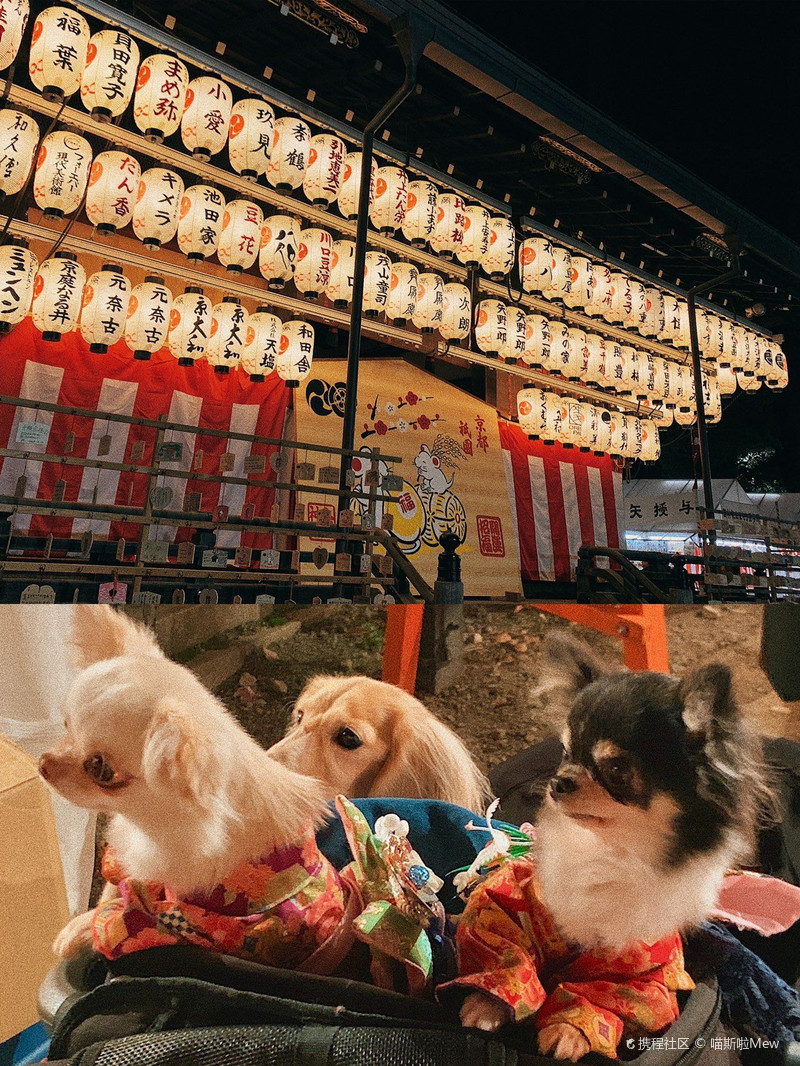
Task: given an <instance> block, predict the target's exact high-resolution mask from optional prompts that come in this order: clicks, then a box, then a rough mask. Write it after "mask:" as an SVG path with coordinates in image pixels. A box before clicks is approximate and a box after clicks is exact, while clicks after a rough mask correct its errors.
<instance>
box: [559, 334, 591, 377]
mask: <svg viewBox="0 0 800 1066" xmlns="http://www.w3.org/2000/svg"><path fill="white" fill-rule="evenodd" d="M567 351H568V352H569V363H568V364H567V365H566V366H565V367H564V369H563V370H562V371H561V373H562V374H563V375H564V377H565V378H568V379H569V380H570V381H583V380H584V374H585V373H586V366H587V364H588V362H589V347H588V345H587V343H586V333H585V332H584V331H583V330H582V329H578V328H577V327H575V326H569V327H568V329H567Z"/></svg>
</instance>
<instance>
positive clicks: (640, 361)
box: [622, 346, 650, 403]
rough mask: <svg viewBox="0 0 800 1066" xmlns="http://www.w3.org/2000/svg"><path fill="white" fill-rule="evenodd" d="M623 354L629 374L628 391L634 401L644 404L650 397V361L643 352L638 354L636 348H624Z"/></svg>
mask: <svg viewBox="0 0 800 1066" xmlns="http://www.w3.org/2000/svg"><path fill="white" fill-rule="evenodd" d="M622 353H623V355H624V356H625V361H626V364H627V365H626V370H627V374H628V391H629V392H630V394H631V396H633V398H634V400H639V401H640V402H641V403H643V402H644V401H645V400H647V398H648V396H649V395H650V394H649V392H648V388H647V379H648V359H647V356H646V355H645V354H644V353H643V352H638V351H637V350H636V349H635V348H630V347H627V346H626V347H623V349H622Z"/></svg>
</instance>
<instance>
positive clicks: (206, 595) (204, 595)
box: [197, 589, 219, 603]
mask: <svg viewBox="0 0 800 1066" xmlns="http://www.w3.org/2000/svg"><path fill="white" fill-rule="evenodd" d="M197 600H198V603H219V593H218V592H217V590H216V589H201V590H200V595H199V596H198V597H197Z"/></svg>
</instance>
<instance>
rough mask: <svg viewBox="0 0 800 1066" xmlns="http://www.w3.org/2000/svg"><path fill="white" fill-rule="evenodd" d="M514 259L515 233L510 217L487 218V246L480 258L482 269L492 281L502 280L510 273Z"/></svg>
mask: <svg viewBox="0 0 800 1066" xmlns="http://www.w3.org/2000/svg"><path fill="white" fill-rule="evenodd" d="M515 259H516V234H515V232H514V226H513V224H512V222H511V219H508V218H506V217H505V216H504V215H496V216H494V217H492V218H490V219H489V247H488V248H487V249H486V255H485V256H484V257H483V259H482V260H481V267H482V269H483V270H484V271H485V272H486V273H487V274H488V275H489V277H490V278H491V279H492V281H502V280H503V278H504V277H505V276H506V274H510V273H511V269H512V268H513V266H514V261H515Z"/></svg>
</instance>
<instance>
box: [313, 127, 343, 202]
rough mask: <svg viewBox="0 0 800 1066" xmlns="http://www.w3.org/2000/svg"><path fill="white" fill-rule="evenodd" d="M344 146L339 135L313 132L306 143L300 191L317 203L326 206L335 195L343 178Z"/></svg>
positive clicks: (337, 193)
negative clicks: (306, 148) (306, 155)
mask: <svg viewBox="0 0 800 1066" xmlns="http://www.w3.org/2000/svg"><path fill="white" fill-rule="evenodd" d="M346 159H347V148H346V147H345V143H344V141H343V140H342V139H341V137H334V136H332V135H331V134H329V133H317V134H316V135H315V136H314V137H312V138H311V142H310V144H309V146H308V166H307V167H306V172H305V175H304V176H303V192H304V193H305V194H306V196H307V197H308V198H309V200H310V201H311V203H312V204H315V205H316V206H317V207H329V206H330V204H332V203H333V201H334V200H335V199H336V198H337V196H338V195H339V191H340V189H341V187H342V181H343V179H344V165H345V161H346Z"/></svg>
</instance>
